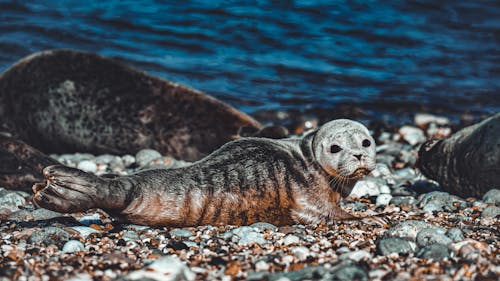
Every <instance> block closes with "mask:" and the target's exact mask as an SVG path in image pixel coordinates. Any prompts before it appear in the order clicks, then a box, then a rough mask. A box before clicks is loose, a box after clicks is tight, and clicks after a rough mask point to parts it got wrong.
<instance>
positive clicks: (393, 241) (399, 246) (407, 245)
mask: <svg viewBox="0 0 500 281" xmlns="http://www.w3.org/2000/svg"><path fill="white" fill-rule="evenodd" d="M416 249H417V245H416V244H415V243H414V242H412V241H409V240H407V239H403V238H384V239H382V240H379V242H378V243H377V250H378V252H379V253H380V254H382V255H384V256H387V255H389V254H392V253H397V254H409V253H413V252H415V250H416Z"/></svg>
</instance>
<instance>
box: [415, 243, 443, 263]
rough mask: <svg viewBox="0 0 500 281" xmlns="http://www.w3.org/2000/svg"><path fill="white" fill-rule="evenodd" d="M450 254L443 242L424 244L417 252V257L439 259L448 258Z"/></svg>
mask: <svg viewBox="0 0 500 281" xmlns="http://www.w3.org/2000/svg"><path fill="white" fill-rule="evenodd" d="M449 256H450V251H449V250H448V247H447V246H446V245H444V244H432V245H428V246H425V247H424V248H422V249H420V250H419V251H418V253H417V257H419V258H421V259H428V260H429V259H432V260H435V261H440V260H444V259H446V258H448V257H449Z"/></svg>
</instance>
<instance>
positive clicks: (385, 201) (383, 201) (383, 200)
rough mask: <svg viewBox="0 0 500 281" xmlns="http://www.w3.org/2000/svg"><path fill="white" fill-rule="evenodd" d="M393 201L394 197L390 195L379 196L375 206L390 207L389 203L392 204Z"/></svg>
mask: <svg viewBox="0 0 500 281" xmlns="http://www.w3.org/2000/svg"><path fill="white" fill-rule="evenodd" d="M391 199H392V195H390V194H380V195H379V196H377V201H376V202H375V205H377V207H380V206H387V205H389V202H391Z"/></svg>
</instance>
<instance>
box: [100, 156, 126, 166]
mask: <svg viewBox="0 0 500 281" xmlns="http://www.w3.org/2000/svg"><path fill="white" fill-rule="evenodd" d="M116 158H119V159H120V161H121V158H120V157H117V156H114V155H111V154H102V155H99V156H97V157H96V158H94V162H95V163H96V164H106V165H109V164H110V163H111V162H113V161H116Z"/></svg>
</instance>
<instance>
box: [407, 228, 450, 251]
mask: <svg viewBox="0 0 500 281" xmlns="http://www.w3.org/2000/svg"><path fill="white" fill-rule="evenodd" d="M416 241H417V245H418V246H419V247H425V246H429V245H432V244H444V245H447V244H449V243H452V242H453V240H451V238H449V237H448V236H446V231H445V230H444V229H443V228H442V227H432V228H425V229H422V230H421V231H420V232H419V233H418V234H417V238H416Z"/></svg>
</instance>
